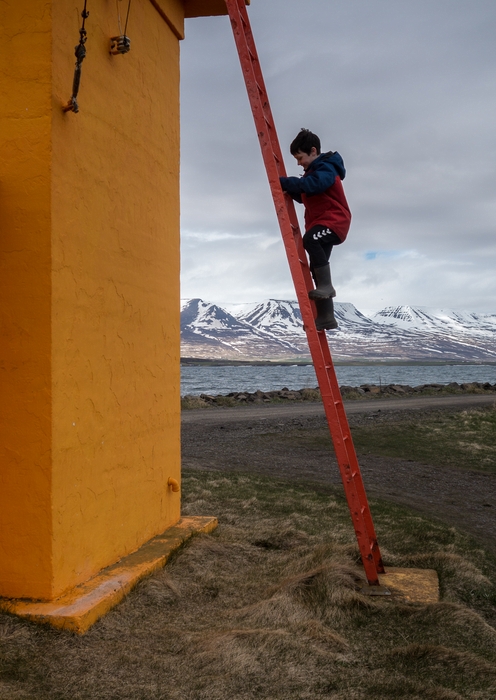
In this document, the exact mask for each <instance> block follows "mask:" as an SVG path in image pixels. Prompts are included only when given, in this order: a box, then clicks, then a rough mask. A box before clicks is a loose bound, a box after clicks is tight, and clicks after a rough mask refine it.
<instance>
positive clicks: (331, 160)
mask: <svg viewBox="0 0 496 700" xmlns="http://www.w3.org/2000/svg"><path fill="white" fill-rule="evenodd" d="M323 162H325V163H326V164H329V165H332V166H333V167H334V168H335V170H336V172H337V174H338V175H339V178H340V180H344V178H345V177H346V168H345V167H344V161H343V159H342V158H341V156H340V155H339V153H338V152H337V151H328V152H327V153H321V154H320V156H319V157H318V158H316V159H315V160H314V161H313V163H312V164H311V165H310V168H309V170H311V169H312V166H316V165H319V164H320V163H323Z"/></svg>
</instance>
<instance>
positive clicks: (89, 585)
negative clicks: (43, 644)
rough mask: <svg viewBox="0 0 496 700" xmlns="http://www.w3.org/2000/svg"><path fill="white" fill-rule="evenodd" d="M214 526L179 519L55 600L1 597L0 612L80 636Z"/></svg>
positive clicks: (205, 519)
mask: <svg viewBox="0 0 496 700" xmlns="http://www.w3.org/2000/svg"><path fill="white" fill-rule="evenodd" d="M216 527H217V518H214V517H211V516H196V517H191V518H181V520H179V522H178V523H177V524H176V525H174V526H173V527H170V528H168V529H167V530H166V531H165V532H163V533H162V534H161V535H157V536H156V537H154V538H153V539H151V540H150V541H149V542H147V543H146V544H144V545H143V546H142V547H140V549H138V550H137V551H136V552H133V554H129V555H128V556H127V557H124V558H123V559H121V560H120V561H118V562H117V563H116V564H113V565H112V566H109V567H108V568H106V569H103V570H102V571H100V573H99V574H97V575H96V576H95V577H94V578H92V579H90V580H89V581H87V582H86V583H83V584H81V585H79V586H77V587H76V588H74V589H72V590H71V591H69V592H68V593H65V594H64V595H63V596H61V597H60V598H57V600H52V601H50V602H36V601H28V600H12V599H6V598H1V599H0V609H1V610H4V611H6V612H9V613H13V614H14V615H18V616H19V617H24V618H26V619H28V620H33V621H34V622H40V623H45V624H49V625H52V626H53V627H57V628H59V629H66V630H71V631H72V632H77V633H78V634H83V633H84V632H86V631H87V630H88V629H89V628H90V627H91V625H93V624H94V623H95V622H96V621H97V620H98V619H99V618H100V617H102V616H103V615H105V614H106V613H107V612H108V611H109V610H110V609H111V608H113V607H114V606H115V605H117V603H119V602H120V601H121V600H122V599H123V598H124V596H125V595H127V593H129V591H130V590H131V589H132V588H134V586H135V585H136V584H137V583H138V581H141V579H143V578H145V576H148V575H150V574H151V573H153V572H154V571H157V570H158V569H161V568H162V567H164V566H165V564H166V562H167V560H168V559H169V557H170V556H171V554H172V553H173V552H175V551H176V550H177V549H179V547H181V545H182V544H184V542H186V541H187V540H188V539H189V538H190V537H191V536H192V535H194V534H197V533H208V532H212V530H215V528H216Z"/></svg>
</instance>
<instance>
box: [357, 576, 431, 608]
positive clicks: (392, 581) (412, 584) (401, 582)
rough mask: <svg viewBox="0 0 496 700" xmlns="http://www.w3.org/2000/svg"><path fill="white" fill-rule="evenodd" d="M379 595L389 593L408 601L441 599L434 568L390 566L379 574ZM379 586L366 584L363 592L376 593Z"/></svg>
mask: <svg viewBox="0 0 496 700" xmlns="http://www.w3.org/2000/svg"><path fill="white" fill-rule="evenodd" d="M379 583H380V584H381V585H380V587H379V588H380V590H381V591H382V592H381V593H379V595H388V596H391V597H392V598H394V599H395V600H398V599H399V600H402V601H404V602H406V603H437V602H438V601H439V579H438V575H437V571H434V569H399V568H396V567H388V568H387V569H386V573H385V574H379ZM374 588H377V586H375V587H374V586H364V587H363V588H362V593H365V594H366V595H374Z"/></svg>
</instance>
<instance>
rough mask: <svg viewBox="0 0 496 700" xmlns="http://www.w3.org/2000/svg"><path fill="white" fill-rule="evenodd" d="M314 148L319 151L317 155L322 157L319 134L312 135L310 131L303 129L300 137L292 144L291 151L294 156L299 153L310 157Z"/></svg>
mask: <svg viewBox="0 0 496 700" xmlns="http://www.w3.org/2000/svg"><path fill="white" fill-rule="evenodd" d="M312 148H315V149H316V150H317V155H320V139H319V137H318V136H317V134H312V132H311V131H310V130H309V129H301V131H300V133H299V134H298V136H297V137H296V138H295V139H294V141H292V142H291V146H290V147H289V150H290V151H291V155H292V156H294V155H295V154H296V153H298V151H301V152H302V153H306V154H307V155H308V156H309V155H310V151H311V150H312Z"/></svg>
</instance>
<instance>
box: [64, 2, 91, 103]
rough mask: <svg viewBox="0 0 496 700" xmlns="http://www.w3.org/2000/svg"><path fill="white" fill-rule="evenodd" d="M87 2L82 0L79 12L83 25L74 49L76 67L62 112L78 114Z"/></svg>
mask: <svg viewBox="0 0 496 700" xmlns="http://www.w3.org/2000/svg"><path fill="white" fill-rule="evenodd" d="M86 3H87V0H84V9H83V11H82V12H81V17H82V18H83V23H82V25H81V29H80V30H79V44H78V45H77V46H76V47H75V51H74V53H75V55H76V67H75V69H74V79H73V81H72V95H71V99H70V100H69V102H68V103H67V104H66V106H65V107H64V112H76V113H77V112H79V105H78V102H77V96H78V92H79V83H80V82H81V64H82V62H83V60H84V59H85V57H86V47H85V44H86V29H85V28H84V23H85V22H86V19H87V17H88V15H89V14H90V13H89V12H88V11H87V10H86Z"/></svg>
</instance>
